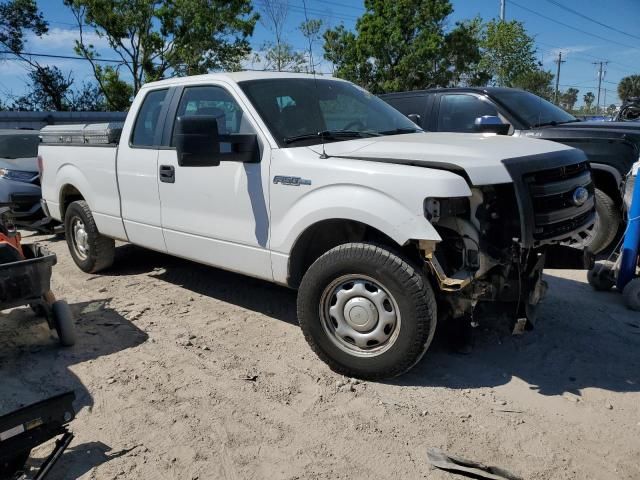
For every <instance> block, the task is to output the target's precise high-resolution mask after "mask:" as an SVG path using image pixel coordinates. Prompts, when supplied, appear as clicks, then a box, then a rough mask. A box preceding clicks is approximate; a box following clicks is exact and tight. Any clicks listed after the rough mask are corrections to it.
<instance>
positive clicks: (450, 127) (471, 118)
mask: <svg viewBox="0 0 640 480" xmlns="http://www.w3.org/2000/svg"><path fill="white" fill-rule="evenodd" d="M484 115H493V116H498V111H497V110H496V108H495V107H494V106H493V105H492V104H491V103H489V102H488V101H485V100H482V99H481V98H479V97H476V96H475V95H464V94H456V95H443V96H442V97H441V99H440V111H439V112H438V131H440V132H474V131H475V127H474V124H475V120H476V118H478V117H482V116H484Z"/></svg>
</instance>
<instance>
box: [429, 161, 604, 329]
mask: <svg viewBox="0 0 640 480" xmlns="http://www.w3.org/2000/svg"><path fill="white" fill-rule="evenodd" d="M575 152H577V151H571V150H569V151H566V152H560V155H558V153H557V152H556V154H554V155H538V156H532V157H523V158H517V159H513V160H505V161H504V164H505V167H506V168H507V170H508V171H509V173H510V175H511V177H512V179H513V183H509V184H500V185H489V186H479V187H473V188H472V196H471V197H466V198H453V199H439V198H428V199H426V200H425V204H424V211H425V216H426V218H427V219H428V220H429V221H430V222H431V224H432V225H433V226H434V227H435V228H436V230H437V231H438V233H439V234H440V236H441V238H442V240H441V241H440V242H437V243H436V242H431V241H420V242H418V248H419V249H420V251H421V253H422V255H423V258H424V259H425V262H426V265H427V268H428V269H429V270H430V273H431V274H432V276H433V278H434V279H435V281H436V282H437V284H438V287H439V290H440V292H441V295H440V296H439V302H440V306H441V312H443V316H446V317H451V318H454V319H460V318H462V319H466V320H469V322H470V323H471V324H472V325H474V324H475V322H474V320H473V312H474V310H475V309H476V307H477V305H478V304H479V303H480V302H487V303H489V302H493V305H494V306H496V307H498V306H500V307H502V308H500V309H501V310H503V311H506V312H511V315H512V318H513V320H514V321H515V325H516V328H517V329H523V328H524V326H525V325H533V324H534V323H535V320H536V311H537V305H538V303H539V302H540V301H541V300H542V299H543V298H544V295H545V292H546V284H545V282H544V281H543V280H542V271H543V269H544V268H545V267H547V268H588V267H589V264H590V262H592V259H591V256H590V254H589V253H587V252H586V251H584V250H580V249H578V248H573V247H571V246H570V245H571V244H572V243H580V241H581V240H583V239H584V237H585V236H588V235H590V232H591V230H592V229H593V225H594V221H595V201H594V185H593V182H592V179H591V171H590V167H589V164H588V163H587V162H586V161H585V160H584V157H583V156H582V154H581V152H577V154H578V155H577V157H578V160H577V161H576V153H575ZM443 307H444V308H443ZM505 307H506V308H505Z"/></svg>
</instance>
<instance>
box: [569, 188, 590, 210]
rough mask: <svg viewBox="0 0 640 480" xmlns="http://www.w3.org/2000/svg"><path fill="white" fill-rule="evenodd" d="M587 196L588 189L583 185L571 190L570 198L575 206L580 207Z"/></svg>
mask: <svg viewBox="0 0 640 480" xmlns="http://www.w3.org/2000/svg"><path fill="white" fill-rule="evenodd" d="M588 198H589V191H588V190H587V189H586V188H584V187H578V188H576V189H575V190H574V191H573V196H572V198H571V200H572V201H573V204H574V205H575V206H576V207H580V206H582V205H584V204H585V202H586V201H587V199H588Z"/></svg>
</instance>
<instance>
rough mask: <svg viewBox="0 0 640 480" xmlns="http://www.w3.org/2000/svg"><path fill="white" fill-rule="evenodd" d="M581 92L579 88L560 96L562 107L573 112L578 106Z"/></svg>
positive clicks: (570, 89)
mask: <svg viewBox="0 0 640 480" xmlns="http://www.w3.org/2000/svg"><path fill="white" fill-rule="evenodd" d="M578 93H579V90H578V89H577V88H568V89H567V91H566V92H564V93H562V95H560V105H562V108H564V109H565V110H567V111H569V112H571V111H573V109H574V108H575V106H576V102H577V101H578Z"/></svg>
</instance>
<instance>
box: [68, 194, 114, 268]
mask: <svg viewBox="0 0 640 480" xmlns="http://www.w3.org/2000/svg"><path fill="white" fill-rule="evenodd" d="M77 222H81V224H82V226H83V232H84V235H86V237H85V238H86V241H85V245H84V247H85V249H84V250H85V251H84V252H83V251H82V248H81V247H80V246H79V243H78V242H79V240H78V239H77V235H75V233H74V232H75V230H74V225H76V223H77ZM64 228H65V232H66V235H65V236H66V239H67V245H68V247H69V252H70V253H71V257H72V258H73V261H74V262H76V265H78V267H79V268H80V270H82V271H83V272H86V273H96V272H99V271H100V270H104V269H106V268H109V267H110V266H111V265H113V259H114V256H115V249H116V243H115V241H114V240H113V239H112V238H108V237H105V236H103V235H100V232H99V231H98V227H96V222H95V221H94V219H93V215H92V214H91V210H90V209H89V205H87V202H85V201H84V200H78V201H75V202H73V203H71V205H69V207H68V208H67V211H66V212H65V215H64Z"/></svg>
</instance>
